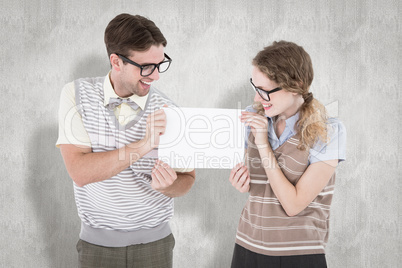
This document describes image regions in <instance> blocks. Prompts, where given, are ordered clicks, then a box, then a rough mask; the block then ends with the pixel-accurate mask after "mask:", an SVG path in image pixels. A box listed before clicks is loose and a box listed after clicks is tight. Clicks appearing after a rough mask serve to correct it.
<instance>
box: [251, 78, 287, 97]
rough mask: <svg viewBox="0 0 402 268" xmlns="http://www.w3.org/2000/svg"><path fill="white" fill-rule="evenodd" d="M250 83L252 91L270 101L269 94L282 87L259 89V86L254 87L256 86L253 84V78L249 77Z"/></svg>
mask: <svg viewBox="0 0 402 268" xmlns="http://www.w3.org/2000/svg"><path fill="white" fill-rule="evenodd" d="M250 83H251V85H252V86H253V89H254V91H255V92H257V93H258V95H260V97H261V98H262V99H263V100H266V101H270V100H271V99H270V98H269V94H271V93H274V92H277V91H279V90H281V89H282V88H281V87H277V88H274V89H272V90H263V89H261V88H259V87H256V86H255V85H254V84H253V79H252V78H250Z"/></svg>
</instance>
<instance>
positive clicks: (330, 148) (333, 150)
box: [310, 117, 346, 164]
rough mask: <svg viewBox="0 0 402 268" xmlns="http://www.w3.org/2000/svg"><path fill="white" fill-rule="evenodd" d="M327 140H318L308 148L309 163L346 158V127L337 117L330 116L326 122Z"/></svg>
mask: <svg viewBox="0 0 402 268" xmlns="http://www.w3.org/2000/svg"><path fill="white" fill-rule="evenodd" d="M326 124H327V141H326V142H323V141H321V140H318V141H317V142H316V143H315V144H314V146H313V147H312V148H311V149H310V164H312V163H315V162H319V161H326V160H332V159H338V160H339V161H343V160H345V159H346V128H345V125H344V124H343V123H342V122H341V120H339V118H335V117H330V118H328V120H327V122H326Z"/></svg>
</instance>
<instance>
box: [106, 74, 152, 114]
mask: <svg viewBox="0 0 402 268" xmlns="http://www.w3.org/2000/svg"><path fill="white" fill-rule="evenodd" d="M148 95H149V94H147V95H145V96H142V97H140V96H138V95H132V96H130V97H128V98H130V100H132V101H134V102H135V103H137V104H138V106H139V107H140V108H141V109H142V110H144V108H145V104H146V103H147V100H148ZM103 96H105V98H104V99H103V105H105V106H106V105H108V104H109V99H110V98H120V97H119V96H118V95H117V94H116V92H115V91H114V89H113V86H112V83H111V81H110V72H109V73H108V75H106V77H105V81H104V83H103ZM128 98H122V99H128Z"/></svg>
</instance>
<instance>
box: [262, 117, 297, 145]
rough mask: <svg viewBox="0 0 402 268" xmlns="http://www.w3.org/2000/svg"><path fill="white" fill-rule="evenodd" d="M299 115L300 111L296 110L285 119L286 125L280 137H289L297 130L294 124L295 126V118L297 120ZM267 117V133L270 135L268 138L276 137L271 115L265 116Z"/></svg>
mask: <svg viewBox="0 0 402 268" xmlns="http://www.w3.org/2000/svg"><path fill="white" fill-rule="evenodd" d="M299 116H300V112H297V113H295V114H294V115H292V116H291V117H289V118H288V119H286V127H285V130H284V131H283V133H282V135H281V137H282V136H284V137H287V136H289V137H291V136H293V135H295V134H296V132H297V131H296V129H295V126H296V122H297V120H299ZM267 118H268V121H269V126H268V128H269V131H268V135H269V136H270V138H273V139H278V138H277V137H276V134H275V129H274V124H273V123H274V120H273V119H272V118H271V117H268V116H267Z"/></svg>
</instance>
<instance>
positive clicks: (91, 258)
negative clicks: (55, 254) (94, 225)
mask: <svg viewBox="0 0 402 268" xmlns="http://www.w3.org/2000/svg"><path fill="white" fill-rule="evenodd" d="M174 245H175V239H174V237H173V234H170V235H168V236H167V237H165V238H163V239H161V240H158V241H155V242H151V243H147V244H138V245H132V246H127V247H116V248H115V247H102V246H97V245H94V244H90V243H88V242H85V241H83V240H81V239H80V240H79V241H78V243H77V251H78V263H79V265H78V267H80V268H109V267H110V268H123V267H124V268H128V267H129V268H134V267H140V268H171V267H172V263H173V261H172V260H173V248H174Z"/></svg>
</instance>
